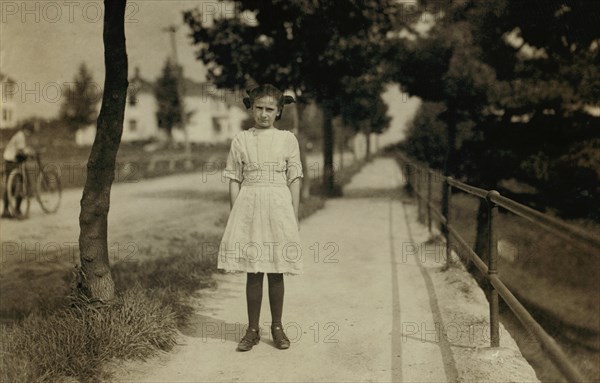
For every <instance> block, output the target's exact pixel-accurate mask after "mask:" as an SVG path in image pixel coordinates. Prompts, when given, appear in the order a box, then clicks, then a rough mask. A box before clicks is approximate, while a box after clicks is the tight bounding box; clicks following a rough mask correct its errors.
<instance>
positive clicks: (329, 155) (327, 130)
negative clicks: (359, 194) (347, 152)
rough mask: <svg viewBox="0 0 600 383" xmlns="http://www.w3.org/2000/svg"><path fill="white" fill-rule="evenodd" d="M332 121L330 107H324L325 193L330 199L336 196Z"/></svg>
mask: <svg viewBox="0 0 600 383" xmlns="http://www.w3.org/2000/svg"><path fill="white" fill-rule="evenodd" d="M332 119H333V116H332V113H331V109H330V108H329V106H328V105H323V191H324V193H325V195H326V196H328V197H332V196H335V195H336V190H335V181H334V176H335V175H334V168H333V148H334V143H335V140H334V135H333V123H332Z"/></svg>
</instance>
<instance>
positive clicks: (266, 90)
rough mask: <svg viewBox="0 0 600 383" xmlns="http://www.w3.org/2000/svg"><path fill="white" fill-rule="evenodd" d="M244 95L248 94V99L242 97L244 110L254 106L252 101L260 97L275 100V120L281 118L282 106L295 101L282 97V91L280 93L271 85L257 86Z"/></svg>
mask: <svg viewBox="0 0 600 383" xmlns="http://www.w3.org/2000/svg"><path fill="white" fill-rule="evenodd" d="M246 93H247V94H248V97H244V99H243V102H244V106H246V109H250V108H252V105H254V101H255V100H256V99H258V98H261V97H265V96H269V97H273V99H275V100H277V106H278V107H279V113H277V116H276V117H275V120H279V119H280V118H281V114H282V113H283V106H284V105H287V104H291V103H292V102H296V100H294V97H292V96H284V95H283V92H282V91H280V90H279V89H278V88H276V87H274V86H273V85H271V84H263V85H259V86H257V87H254V88H251V89H248V90H246Z"/></svg>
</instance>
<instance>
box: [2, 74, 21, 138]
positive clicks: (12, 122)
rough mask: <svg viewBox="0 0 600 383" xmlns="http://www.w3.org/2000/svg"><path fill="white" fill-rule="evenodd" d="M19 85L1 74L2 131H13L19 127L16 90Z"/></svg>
mask: <svg viewBox="0 0 600 383" xmlns="http://www.w3.org/2000/svg"><path fill="white" fill-rule="evenodd" d="M16 86H17V83H16V82H15V81H14V80H13V79H11V78H10V77H8V76H6V75H4V74H2V73H0V97H1V99H0V129H12V128H15V127H16V126H17V103H16V101H15V93H16V92H15V90H16Z"/></svg>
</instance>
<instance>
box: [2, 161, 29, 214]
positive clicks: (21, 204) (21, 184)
mask: <svg viewBox="0 0 600 383" xmlns="http://www.w3.org/2000/svg"><path fill="white" fill-rule="evenodd" d="M25 182H26V181H25V175H24V174H23V172H22V171H21V170H20V169H14V170H13V171H12V172H10V175H9V176H8V180H7V182H6V188H7V190H6V191H7V195H8V211H9V213H10V214H12V215H13V216H15V217H17V218H27V216H28V215H29V206H30V201H29V196H28V195H27V186H26V184H25Z"/></svg>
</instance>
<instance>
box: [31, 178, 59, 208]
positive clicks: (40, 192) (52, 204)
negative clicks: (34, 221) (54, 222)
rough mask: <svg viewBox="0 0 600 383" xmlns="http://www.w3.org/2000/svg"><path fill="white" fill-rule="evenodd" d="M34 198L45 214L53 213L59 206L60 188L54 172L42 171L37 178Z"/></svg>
mask: <svg viewBox="0 0 600 383" xmlns="http://www.w3.org/2000/svg"><path fill="white" fill-rule="evenodd" d="M36 188H37V189H36V193H35V197H36V199H37V200H38V202H39V203H40V206H41V207H42V210H43V211H44V212H45V213H55V212H56V211H57V210H58V207H59V206H60V199H61V196H62V188H61V185H60V177H59V176H58V174H57V173H56V172H55V171H52V170H42V171H41V172H40V173H39V174H38V177H37V185H36Z"/></svg>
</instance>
